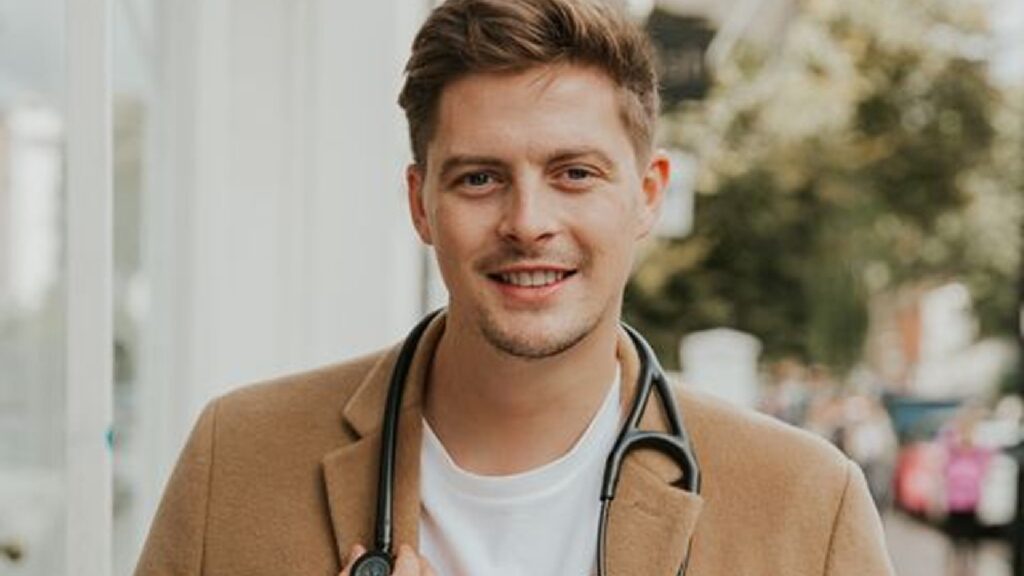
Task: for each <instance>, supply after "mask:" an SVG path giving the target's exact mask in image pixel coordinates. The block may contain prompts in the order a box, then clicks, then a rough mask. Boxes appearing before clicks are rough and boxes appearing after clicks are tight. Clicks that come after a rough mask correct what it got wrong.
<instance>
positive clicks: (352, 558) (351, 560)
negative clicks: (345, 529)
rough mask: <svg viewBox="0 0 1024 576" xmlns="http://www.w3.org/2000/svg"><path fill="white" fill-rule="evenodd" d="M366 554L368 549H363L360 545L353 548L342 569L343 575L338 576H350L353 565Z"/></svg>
mask: <svg viewBox="0 0 1024 576" xmlns="http://www.w3.org/2000/svg"><path fill="white" fill-rule="evenodd" d="M365 553H366V548H363V547H362V546H360V545H359V544H356V545H355V546H353V547H352V549H351V550H349V553H348V558H346V559H345V567H344V568H343V569H342V571H341V573H340V574H338V576H349V574H350V572H351V570H352V565H353V564H355V563H356V560H359V557H360V556H362V555H363V554H365Z"/></svg>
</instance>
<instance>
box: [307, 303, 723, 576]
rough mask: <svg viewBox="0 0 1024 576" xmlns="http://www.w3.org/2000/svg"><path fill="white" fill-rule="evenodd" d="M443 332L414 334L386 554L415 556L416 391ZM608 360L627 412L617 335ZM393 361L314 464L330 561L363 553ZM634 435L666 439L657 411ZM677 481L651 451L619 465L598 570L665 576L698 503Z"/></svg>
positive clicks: (625, 367)
mask: <svg viewBox="0 0 1024 576" xmlns="http://www.w3.org/2000/svg"><path fill="white" fill-rule="evenodd" d="M443 331H444V316H443V315H441V316H439V317H438V318H437V319H436V320H435V321H434V322H433V323H432V324H431V325H430V327H429V328H428V329H427V331H426V332H425V333H424V336H423V340H422V341H421V344H420V346H419V348H418V350H417V352H416V355H415V357H414V359H413V362H412V366H411V367H410V370H409V378H408V381H407V383H406V388H405V393H404V397H403V399H402V412H401V416H400V420H399V435H398V455H397V462H396V485H395V503H394V506H395V540H394V545H395V546H396V548H397V546H400V545H401V544H409V545H411V546H413V547H414V548H417V547H418V544H419V534H418V524H419V509H420V494H419V476H420V474H419V472H420V469H419V468H420V443H421V441H422V398H423V388H424V385H425V383H426V377H427V374H428V373H429V370H430V361H431V359H432V358H433V352H434V348H435V346H436V344H437V341H438V339H439V338H440V335H441V333H442V332H443ZM618 354H619V361H620V362H621V364H622V385H623V389H622V391H623V394H622V396H623V402H624V407H623V409H624V410H628V409H629V406H630V405H631V403H632V401H633V395H634V393H635V391H636V376H637V373H638V370H639V361H638V358H637V354H636V351H635V349H634V348H633V346H632V343H631V342H630V341H629V337H628V336H627V335H626V334H625V333H624V332H621V333H620V335H619V344H618ZM396 357H397V348H396V349H395V350H393V351H392V352H390V353H388V354H386V355H385V356H384V357H383V358H382V359H381V361H380V362H378V363H377V365H376V366H375V367H374V368H373V369H371V371H370V373H369V374H367V376H366V378H365V379H364V381H363V382H362V384H360V385H359V387H358V390H357V391H356V392H355V394H353V396H352V398H351V399H350V400H349V402H348V404H347V405H346V406H345V409H344V412H343V413H344V417H345V421H346V423H347V425H348V426H349V427H351V429H352V430H353V431H354V432H355V434H356V436H357V439H356V440H355V441H354V442H352V443H351V444H347V445H345V446H343V447H341V448H339V449H337V450H334V451H332V452H330V453H328V454H327V455H326V456H325V457H324V459H323V471H324V479H325V483H326V487H327V501H328V505H329V507H330V517H331V523H332V525H333V528H334V535H335V541H336V543H337V546H338V553H339V555H340V558H339V561H342V559H343V558H344V557H345V556H346V555H347V554H348V551H349V549H350V548H351V547H352V546H353V545H354V544H356V543H359V544H362V545H364V546H367V547H371V546H373V532H374V526H375V522H376V518H375V516H376V503H377V475H378V466H379V464H378V460H379V459H378V456H379V452H380V438H381V434H380V428H381V421H382V417H383V412H384V409H383V407H384V403H385V399H386V397H387V387H388V383H389V380H390V378H391V370H392V368H393V367H394V364H395V360H396ZM651 405H652V406H657V403H656V402H654V401H653V400H652V402H651ZM684 416H685V415H684ZM641 428H643V429H646V430H666V429H667V427H666V424H665V420H664V416H663V415H662V413H661V411H660V410H659V409H650V410H646V411H645V413H644V416H643V418H642V420H641ZM678 476H679V470H678V468H677V467H676V466H675V464H673V463H672V462H671V461H670V460H669V459H668V458H666V457H664V456H662V455H661V454H658V453H656V452H652V451H648V450H641V451H637V452H634V453H631V454H630V455H629V456H628V457H627V458H626V461H625V464H624V465H623V469H622V475H621V479H620V481H619V487H618V491H617V493H616V497H615V500H614V501H613V502H612V505H611V511H610V517H609V524H608V570H609V574H610V575H611V576H619V575H625V574H644V575H649V576H675V574H676V572H677V571H678V569H679V566H680V565H681V563H682V562H683V558H684V556H685V555H686V551H687V548H688V546H689V543H690V541H691V539H692V537H693V534H694V532H695V530H696V526H697V519H698V517H699V515H700V511H701V508H702V506H703V500H702V499H701V497H700V496H698V495H695V494H690V493H688V492H685V491H684V490H680V489H678V488H676V487H674V486H673V485H672V483H673V482H674V481H675V480H677V479H678Z"/></svg>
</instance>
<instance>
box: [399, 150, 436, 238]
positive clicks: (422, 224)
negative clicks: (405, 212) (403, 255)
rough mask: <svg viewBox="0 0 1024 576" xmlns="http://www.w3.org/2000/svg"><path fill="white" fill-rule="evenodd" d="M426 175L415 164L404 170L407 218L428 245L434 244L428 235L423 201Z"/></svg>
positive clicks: (425, 209)
mask: <svg viewBox="0 0 1024 576" xmlns="http://www.w3.org/2000/svg"><path fill="white" fill-rule="evenodd" d="M426 177H427V175H426V174H425V173H424V171H423V169H422V168H420V166H418V165H417V164H410V165H409V166H408V167H407V168H406V169H405V187H406V193H407V194H408V195H409V216H410V217H411V218H412V225H413V227H414V228H416V233H417V234H419V237H420V240H421V241H422V242H423V243H424V244H426V245H428V246H432V245H433V244H434V241H433V239H432V238H431V235H430V221H429V220H428V218H427V208H426V204H425V202H424V199H423V188H424V186H425V184H426Z"/></svg>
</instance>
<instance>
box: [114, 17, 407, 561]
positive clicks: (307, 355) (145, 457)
mask: <svg viewBox="0 0 1024 576" xmlns="http://www.w3.org/2000/svg"><path fill="white" fill-rule="evenodd" d="M156 6H157V8H156V12H155V22H156V24H155V34H156V40H155V60H154V61H155V64H156V66H155V68H156V70H155V75H154V87H153V89H152V93H151V94H149V96H148V98H149V100H150V102H149V108H150V110H151V113H150V114H149V115H148V118H149V119H148V122H150V125H149V126H148V127H147V130H146V132H147V134H148V138H149V139H150V140H149V141H148V142H147V145H146V148H147V152H146V155H147V156H146V163H147V166H146V167H145V170H144V171H145V173H146V179H147V180H146V183H145V186H144V187H145V190H144V193H143V199H142V206H143V208H142V211H143V223H142V226H141V229H142V236H143V237H142V242H143V252H142V253H143V256H142V259H143V268H144V276H145V278H146V281H147V286H148V288H147V290H146V292H147V293H148V295H147V297H146V298H145V300H146V301H147V302H148V306H147V307H146V311H145V314H144V320H143V323H144V325H143V326H142V331H141V336H140V340H141V343H142V351H141V354H140V355H141V358H140V366H139V367H140V373H139V378H138V380H139V383H138V387H139V390H138V394H139V398H138V407H139V408H138V423H137V425H136V426H137V430H136V433H135V435H136V439H137V445H136V446H135V447H132V448H129V449H128V450H127V452H128V456H127V457H128V458H129V459H132V458H134V459H135V461H136V464H135V465H134V466H132V468H133V469H134V470H135V471H136V474H138V484H139V488H140V493H139V496H140V497H141V499H140V500H139V503H140V504H141V505H139V506H135V508H136V509H135V510H134V511H133V516H134V521H133V522H134V523H135V524H136V525H138V526H140V527H144V526H146V525H148V522H149V518H150V516H151V515H152V512H153V510H154V509H155V505H156V503H157V500H158V498H159V495H160V492H161V490H162V488H163V483H164V482H165V479H166V476H167V474H168V473H169V470H170V467H171V465H172V464H173V458H174V456H175V455H176V454H177V451H178V450H179V448H180V446H181V444H182V443H183V441H184V437H185V435H186V434H187V432H188V430H189V428H190V427H191V425H192V422H193V420H194V418H195V416H196V414H197V413H198V411H199V409H200V408H201V406H202V405H203V404H205V403H206V402H207V401H208V400H209V399H210V398H211V397H213V396H215V395H217V394H220V393H223V392H225V391H227V390H229V389H231V388H233V387H235V386H238V385H241V384H245V383H248V382H252V381H254V380H261V379H265V378H268V377H271V376H274V375H278V374H283V373H286V372H291V371H296V370H301V369H305V368H311V367H313V366H316V365H320V364H324V363H327V362H333V361H337V360H340V359H344V358H347V357H352V356H354V355H357V354H360V353H364V352H367V351H369V350H372V349H375V348H378V347H381V346H384V345H386V344H389V343H391V342H394V341H396V340H397V339H399V338H401V336H402V335H403V334H404V332H405V330H406V329H407V327H408V326H410V325H411V323H412V321H413V320H414V319H415V318H416V317H417V315H418V314H419V313H420V311H421V310H420V302H421V290H422V288H421V274H422V273H421V259H422V251H421V248H420V247H419V245H418V243H417V241H416V239H415V236H414V235H413V233H412V229H411V226H410V225H409V224H408V217H407V211H406V207H405V194H404V191H403V188H402V182H403V179H402V171H403V169H404V166H405V163H406V162H407V157H408V152H407V149H408V144H407V141H406V140H407V138H406V134H405V123H404V120H403V119H402V116H401V114H400V112H401V111H400V109H399V108H398V106H397V104H395V99H396V97H397V93H398V88H399V86H400V82H401V69H402V66H403V65H404V61H405V58H406V56H407V52H408V47H409V45H410V44H411V40H412V35H413V34H414V32H415V29H416V27H417V26H418V24H419V22H420V21H421V19H422V18H423V16H424V15H425V11H426V10H425V6H426V2H424V1H423V0H374V1H373V2H360V3H353V2H337V1H334V0H180V1H176V2H158V3H157V4H156ZM141 536H142V530H139V531H138V539H139V541H137V542H133V543H130V544H129V545H128V548H129V549H133V550H134V549H137V547H138V545H139V544H140V542H141ZM121 545H122V546H125V545H126V544H125V543H121ZM124 555H126V556H129V557H130V556H133V555H134V554H132V553H131V552H124Z"/></svg>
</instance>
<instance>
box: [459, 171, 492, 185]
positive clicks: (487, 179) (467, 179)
mask: <svg viewBox="0 0 1024 576" xmlns="http://www.w3.org/2000/svg"><path fill="white" fill-rule="evenodd" d="M493 181H494V178H492V177H491V175H490V174H488V173H486V172H471V173H469V174H466V175H465V176H463V177H462V182H463V184H467V185H469V186H487V185H488V184H491V183H492V182H493Z"/></svg>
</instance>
